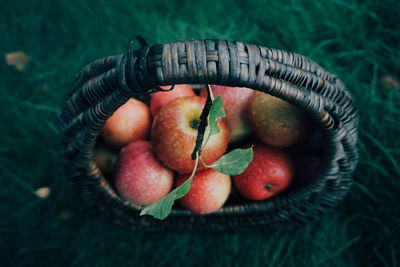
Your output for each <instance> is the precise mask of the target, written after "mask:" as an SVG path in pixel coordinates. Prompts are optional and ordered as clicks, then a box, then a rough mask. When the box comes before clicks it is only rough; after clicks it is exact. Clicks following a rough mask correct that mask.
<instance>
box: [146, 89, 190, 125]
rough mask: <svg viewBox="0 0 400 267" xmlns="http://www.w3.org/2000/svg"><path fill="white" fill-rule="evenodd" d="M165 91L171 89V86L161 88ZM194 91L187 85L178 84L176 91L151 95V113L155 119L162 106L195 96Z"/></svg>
mask: <svg viewBox="0 0 400 267" xmlns="http://www.w3.org/2000/svg"><path fill="white" fill-rule="evenodd" d="M160 87H161V88H163V89H164V90H167V89H169V88H170V87H171V86H170V85H168V86H160ZM194 95H195V93H194V91H193V89H192V88H191V87H190V86H189V85H187V84H176V85H175V87H174V89H172V90H171V91H166V92H157V93H153V94H152V95H151V99H150V112H151V115H152V116H153V118H154V117H155V116H156V114H157V112H158V111H159V110H160V108H161V107H162V106H164V105H165V104H167V103H169V102H171V101H172V100H175V99H177V98H180V97H185V96H194Z"/></svg>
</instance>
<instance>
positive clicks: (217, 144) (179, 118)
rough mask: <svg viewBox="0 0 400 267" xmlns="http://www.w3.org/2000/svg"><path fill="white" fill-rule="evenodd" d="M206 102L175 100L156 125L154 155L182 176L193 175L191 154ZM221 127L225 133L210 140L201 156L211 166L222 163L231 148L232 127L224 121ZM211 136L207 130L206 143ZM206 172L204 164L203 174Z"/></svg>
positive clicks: (152, 134) (160, 114) (220, 121)
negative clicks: (229, 146)
mask: <svg viewBox="0 0 400 267" xmlns="http://www.w3.org/2000/svg"><path fill="white" fill-rule="evenodd" d="M205 101H206V99H205V98H204V97H200V96H189V97H183V98H178V99H175V100H174V101H172V102H170V103H168V104H166V105H165V106H163V107H162V108H161V109H160V111H159V112H158V114H157V116H156V117H155V119H154V121H153V126H152V130H151V140H152V143H153V149H154V152H155V154H156V156H157V157H158V159H160V160H161V161H162V162H163V163H164V164H165V165H167V166H168V167H169V168H171V169H173V170H176V171H178V172H179V173H190V172H192V170H193V168H194V163H195V161H194V160H192V158H191V154H192V152H193V149H194V147H195V142H196V138H197V133H198V130H197V128H198V125H199V123H200V114H201V112H202V110H203V107H204V104H205ZM218 126H219V128H220V129H221V131H220V132H219V133H218V134H214V135H212V136H211V137H210V138H209V140H208V142H207V144H206V145H205V147H204V148H203V150H202V153H201V157H202V159H203V161H204V162H205V163H206V164H208V165H211V164H213V163H214V162H215V161H216V160H218V159H219V158H220V157H221V156H222V155H223V154H224V153H225V151H226V149H227V147H228V143H229V128H228V125H227V124H226V122H225V121H224V120H219V122H218ZM209 132H210V130H209V127H207V128H206V132H205V135H204V141H205V140H206V139H207V137H208V135H209ZM202 168H204V167H203V166H202V165H201V164H200V165H199V170H200V169H202Z"/></svg>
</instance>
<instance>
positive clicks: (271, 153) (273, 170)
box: [233, 143, 294, 200]
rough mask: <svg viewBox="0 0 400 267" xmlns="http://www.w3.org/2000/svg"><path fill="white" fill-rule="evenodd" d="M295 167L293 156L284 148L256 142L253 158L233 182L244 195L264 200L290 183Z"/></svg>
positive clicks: (234, 177)
mask: <svg viewBox="0 0 400 267" xmlns="http://www.w3.org/2000/svg"><path fill="white" fill-rule="evenodd" d="M293 169H294V167H293V163H292V160H291V158H290V157H289V155H288V154H287V153H286V152H284V151H283V150H282V149H279V148H274V147H270V146H267V145H265V144H262V143H256V144H255V145H254V148H253V160H252V161H251V162H250V164H249V166H248V167H247V168H246V170H245V171H244V172H243V173H241V174H239V175H235V176H233V183H234V184H235V187H236V189H237V190H238V192H239V193H240V194H241V195H243V196H244V197H246V198H249V199H252V200H263V199H266V198H269V197H272V196H274V195H275V194H277V193H279V192H281V191H282V190H284V189H286V188H287V187H288V186H289V185H290V183H291V182H292V179H293V174H294V171H293Z"/></svg>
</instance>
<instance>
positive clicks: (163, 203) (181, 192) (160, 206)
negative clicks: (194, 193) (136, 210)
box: [140, 177, 193, 220]
mask: <svg viewBox="0 0 400 267" xmlns="http://www.w3.org/2000/svg"><path fill="white" fill-rule="evenodd" d="M192 180H193V177H190V178H189V179H187V180H186V181H185V182H184V183H183V184H181V185H180V186H178V187H177V188H175V189H174V190H172V191H171V192H169V194H168V195H166V196H165V197H163V198H162V199H161V200H159V201H157V202H156V203H153V204H151V205H149V206H147V207H145V208H144V209H143V210H142V211H141V212H140V215H145V214H147V215H151V216H153V217H154V218H157V219H159V220H163V219H165V218H166V217H167V216H168V215H169V214H170V213H171V210H172V205H173V204H174V202H175V200H177V199H180V198H181V197H184V196H185V195H186V194H187V192H189V189H190V184H191V183H192Z"/></svg>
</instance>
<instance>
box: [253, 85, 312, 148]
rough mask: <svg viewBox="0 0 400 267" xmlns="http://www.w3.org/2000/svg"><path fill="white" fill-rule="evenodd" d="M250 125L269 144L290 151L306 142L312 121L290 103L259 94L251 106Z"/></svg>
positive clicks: (255, 95) (254, 95) (255, 94)
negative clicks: (303, 141)
mask: <svg viewBox="0 0 400 267" xmlns="http://www.w3.org/2000/svg"><path fill="white" fill-rule="evenodd" d="M247 115H248V119H249V123H250V126H251V128H252V129H253V131H254V132H255V134H256V135H257V137H258V138H259V139H260V140H261V141H262V142H263V143H265V144H268V145H271V146H275V147H288V146H291V145H293V144H296V143H298V142H300V141H302V140H304V139H305V138H306V137H307V136H308V135H309V133H310V131H311V122H312V121H311V119H310V118H308V116H306V114H305V112H304V111H301V110H299V109H298V108H296V107H295V106H293V105H291V104H289V103H288V102H286V101H284V100H282V99H280V98H277V97H274V96H271V95H269V94H265V93H263V92H255V93H254V94H253V96H252V97H251V99H250V101H249V104H248V106H247Z"/></svg>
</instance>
